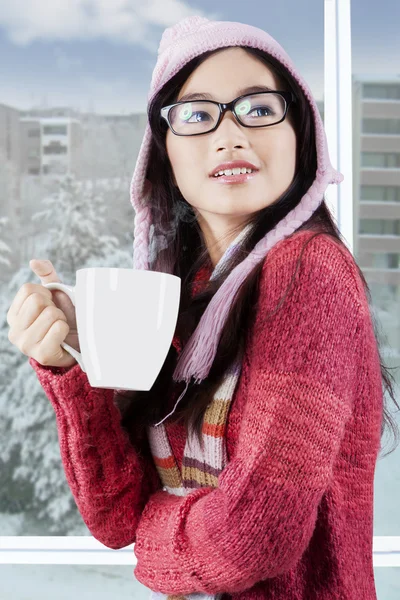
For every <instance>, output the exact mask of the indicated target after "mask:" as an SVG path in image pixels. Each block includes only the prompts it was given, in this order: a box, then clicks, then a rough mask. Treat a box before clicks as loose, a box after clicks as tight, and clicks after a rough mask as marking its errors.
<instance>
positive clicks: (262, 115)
mask: <svg viewBox="0 0 400 600" xmlns="http://www.w3.org/2000/svg"><path fill="white" fill-rule="evenodd" d="M255 111H261V113H263V111H267V114H264V113H263V114H258V115H256V116H257V117H267V116H268V115H270V114H273V111H272V110H271V109H270V108H269V107H268V106H256V107H255V108H253V109H252V110H251V111H250V112H249V113H248V115H251V114H252V113H254V112H255ZM248 115H246V116H248Z"/></svg>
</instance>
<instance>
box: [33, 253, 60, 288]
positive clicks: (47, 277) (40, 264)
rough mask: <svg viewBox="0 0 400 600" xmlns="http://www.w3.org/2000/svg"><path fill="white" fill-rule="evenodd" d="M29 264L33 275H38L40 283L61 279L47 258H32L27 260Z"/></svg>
mask: <svg viewBox="0 0 400 600" xmlns="http://www.w3.org/2000/svg"><path fill="white" fill-rule="evenodd" d="M29 266H30V268H31V269H32V271H33V272H34V273H35V275H37V276H38V277H39V279H40V282H41V283H52V282H56V281H58V282H60V281H61V280H60V278H59V277H58V275H57V273H56V270H55V268H54V267H53V265H52V263H51V262H50V261H49V260H38V259H36V258H33V259H32V260H30V261H29Z"/></svg>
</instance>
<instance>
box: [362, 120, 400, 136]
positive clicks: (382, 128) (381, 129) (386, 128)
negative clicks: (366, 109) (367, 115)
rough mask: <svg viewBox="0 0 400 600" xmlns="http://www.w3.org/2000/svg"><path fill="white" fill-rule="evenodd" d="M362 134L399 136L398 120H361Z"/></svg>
mask: <svg viewBox="0 0 400 600" xmlns="http://www.w3.org/2000/svg"><path fill="white" fill-rule="evenodd" d="M362 133H375V134H382V135H399V134H400V119H363V120H362Z"/></svg>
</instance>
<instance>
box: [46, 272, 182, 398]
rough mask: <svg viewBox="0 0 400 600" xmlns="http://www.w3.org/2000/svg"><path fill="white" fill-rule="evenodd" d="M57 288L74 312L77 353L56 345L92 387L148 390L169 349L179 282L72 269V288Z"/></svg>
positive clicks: (158, 275)
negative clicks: (77, 365)
mask: <svg viewBox="0 0 400 600" xmlns="http://www.w3.org/2000/svg"><path fill="white" fill-rule="evenodd" d="M43 285H44V286H45V287H47V288H48V289H49V290H61V291H63V292H65V293H66V294H67V295H68V296H69V298H70V299H71V302H72V304H73V305H74V306H75V310H76V323H77V330H78V338H79V346H80V350H81V352H78V351H77V350H74V348H71V346H70V345H69V344H66V343H65V342H62V344H61V346H62V347H63V348H64V349H65V350H66V351H67V352H69V353H70V354H71V355H72V356H73V357H74V358H75V360H76V361H77V362H78V363H79V365H80V367H81V369H82V371H84V372H85V373H87V376H88V379H89V383H90V385H91V386H92V387H100V388H112V389H120V390H142V391H148V390H150V389H151V387H152V385H153V384H154V382H155V380H156V379H157V376H158V374H159V372H160V370H161V367H162V366H163V364H164V361H165V359H166V356H167V354H168V351H169V349H170V347H171V343H172V339H173V336H174V332H175V328H176V322H177V319H178V313H179V303H180V291H181V279H180V277H177V276H176V275H171V274H169V273H159V272H157V271H146V270H138V269H117V268H108V267H91V268H86V269H78V270H77V271H76V285H75V287H71V286H69V285H65V284H63V283H56V282H55V283H46V284H43Z"/></svg>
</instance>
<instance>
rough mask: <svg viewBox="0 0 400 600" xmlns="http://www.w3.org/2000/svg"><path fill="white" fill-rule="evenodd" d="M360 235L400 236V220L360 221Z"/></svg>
mask: <svg viewBox="0 0 400 600" xmlns="http://www.w3.org/2000/svg"><path fill="white" fill-rule="evenodd" d="M359 233H364V234H372V235H400V219H394V220H391V219H360V225H359Z"/></svg>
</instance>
